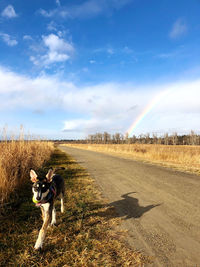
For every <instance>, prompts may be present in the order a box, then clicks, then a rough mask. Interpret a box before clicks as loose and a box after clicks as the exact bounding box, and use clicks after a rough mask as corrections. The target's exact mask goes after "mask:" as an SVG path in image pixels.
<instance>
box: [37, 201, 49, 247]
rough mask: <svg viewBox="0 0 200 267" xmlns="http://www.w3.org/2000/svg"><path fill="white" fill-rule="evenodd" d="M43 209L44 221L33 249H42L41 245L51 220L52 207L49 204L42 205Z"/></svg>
mask: <svg viewBox="0 0 200 267" xmlns="http://www.w3.org/2000/svg"><path fill="white" fill-rule="evenodd" d="M43 208H44V221H43V225H42V228H41V229H40V232H39V235H38V238H37V241H36V243H35V247H34V248H35V249H40V248H42V245H43V242H44V239H45V236H46V231H47V228H48V225H49V223H50V221H51V218H52V207H51V206H50V203H46V204H43Z"/></svg>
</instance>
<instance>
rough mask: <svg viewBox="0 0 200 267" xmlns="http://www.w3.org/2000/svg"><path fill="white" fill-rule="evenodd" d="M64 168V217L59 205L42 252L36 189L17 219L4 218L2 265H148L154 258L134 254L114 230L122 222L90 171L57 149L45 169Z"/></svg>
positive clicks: (0, 248)
mask: <svg viewBox="0 0 200 267" xmlns="http://www.w3.org/2000/svg"><path fill="white" fill-rule="evenodd" d="M49 166H52V167H58V166H64V167H67V168H66V169H65V170H61V171H60V174H61V175H62V176H63V177H64V178H65V183H66V197H65V210H66V211H65V213H63V214H61V213H60V211H59V209H60V201H59V202H57V203H56V209H57V223H58V226H57V227H49V228H48V233H47V238H46V240H45V243H44V248H43V250H42V252H39V251H34V249H33V247H34V242H35V240H36V238H37V235H38V230H39V228H40V227H41V224H42V220H41V217H40V210H39V209H38V208H36V207H34V204H33V203H31V185H29V190H26V191H24V202H23V203H22V205H21V207H20V208H19V209H17V210H16V211H13V213H12V216H9V215H8V216H7V217H4V218H0V263H1V264H2V265H1V264H0V265H1V266H33V267H34V266H52V267H53V266H58V267H59V266H60V267H61V266H66V267H68V266H74V267H79V266H83V267H86V266H87V267H93V266H94V267H96V266H99V267H103V266H106V267H111V266H116V267H121V266H138V267H139V266H141V267H142V266H144V264H145V263H147V262H148V263H149V262H151V261H152V259H151V258H150V257H147V256H144V255H142V254H141V253H140V252H135V251H133V250H132V249H131V248H129V247H127V245H126V243H125V242H124V241H123V240H122V233H121V232H116V231H115V230H113V229H114V228H113V226H114V225H115V224H116V223H118V222H119V219H118V218H116V217H117V216H116V214H115V211H114V209H113V208H112V207H110V206H108V205H106V203H102V200H101V199H100V198H99V197H97V195H98V193H97V192H96V191H94V185H93V181H92V179H91V178H90V177H89V175H88V173H87V172H86V171H85V170H84V169H83V168H82V167H80V165H78V164H77V163H76V162H75V161H74V160H73V159H72V158H70V157H68V156H66V154H64V153H62V152H60V151H56V152H55V153H54V154H53V156H52V158H51V161H50V162H49V163H48V164H47V165H46V167H45V168H44V169H43V171H44V172H46V171H47V170H48V168H49Z"/></svg>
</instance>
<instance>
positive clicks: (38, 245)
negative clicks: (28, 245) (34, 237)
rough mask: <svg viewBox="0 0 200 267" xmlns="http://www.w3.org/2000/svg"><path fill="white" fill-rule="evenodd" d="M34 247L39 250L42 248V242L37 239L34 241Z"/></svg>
mask: <svg viewBox="0 0 200 267" xmlns="http://www.w3.org/2000/svg"><path fill="white" fill-rule="evenodd" d="M34 249H35V250H41V249H42V243H41V242H38V241H37V242H36V243H35V246H34Z"/></svg>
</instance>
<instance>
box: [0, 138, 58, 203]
mask: <svg viewBox="0 0 200 267" xmlns="http://www.w3.org/2000/svg"><path fill="white" fill-rule="evenodd" d="M52 151H53V143H50V142H45V141H23V140H21V141H14V140H13V141H10V142H7V141H4V142H1V143H0V205H1V204H2V203H4V204H5V202H8V201H11V199H10V198H11V197H12V198H16V197H17V194H16V192H17V191H18V190H19V189H20V188H21V186H22V185H23V184H24V183H25V182H26V181H27V179H29V177H28V175H29V171H30V169H31V168H36V169H37V168H39V167H41V166H42V164H43V163H44V162H45V160H47V159H49V157H50V154H51V153H52ZM11 195H12V196H11Z"/></svg>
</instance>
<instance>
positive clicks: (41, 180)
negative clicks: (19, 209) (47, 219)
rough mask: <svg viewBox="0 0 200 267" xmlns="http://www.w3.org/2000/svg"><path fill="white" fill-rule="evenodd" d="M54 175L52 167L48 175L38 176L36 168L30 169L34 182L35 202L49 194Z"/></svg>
mask: <svg viewBox="0 0 200 267" xmlns="http://www.w3.org/2000/svg"><path fill="white" fill-rule="evenodd" d="M53 175H54V173H53V170H52V169H50V170H49V171H48V173H47V175H46V177H38V175H37V174H36V172H35V171H34V170H31V171H30V177H31V181H32V182H33V186H32V191H33V201H34V202H35V203H37V202H40V201H42V200H43V199H44V198H45V197H46V196H47V195H48V193H49V188H50V186H51V181H52V177H53Z"/></svg>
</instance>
